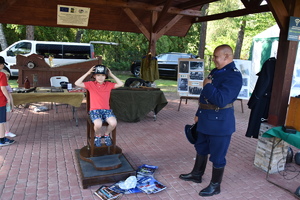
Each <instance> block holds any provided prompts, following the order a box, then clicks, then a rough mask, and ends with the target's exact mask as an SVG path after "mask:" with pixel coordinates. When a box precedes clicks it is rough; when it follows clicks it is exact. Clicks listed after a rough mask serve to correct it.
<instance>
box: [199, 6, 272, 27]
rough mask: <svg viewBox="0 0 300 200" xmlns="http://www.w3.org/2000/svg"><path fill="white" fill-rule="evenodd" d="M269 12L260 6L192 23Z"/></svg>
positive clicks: (202, 18) (203, 18)
mask: <svg viewBox="0 0 300 200" xmlns="http://www.w3.org/2000/svg"><path fill="white" fill-rule="evenodd" d="M269 11H270V9H269V7H268V5H262V6H259V7H257V8H252V10H250V9H240V10H235V11H230V12H226V13H220V14H215V15H208V16H203V17H197V18H196V19H195V21H194V22H193V23H199V22H206V21H213V20H218V19H223V18H226V17H240V16H244V15H249V14H254V13H261V12H269Z"/></svg>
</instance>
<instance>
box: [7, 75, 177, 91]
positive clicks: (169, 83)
mask: <svg viewBox="0 0 300 200" xmlns="http://www.w3.org/2000/svg"><path fill="white" fill-rule="evenodd" d="M113 73H114V74H115V75H116V76H117V77H118V78H119V79H121V80H122V81H123V82H124V83H125V81H126V80H127V79H128V78H134V76H133V75H132V74H131V73H130V72H128V71H125V72H123V71H122V72H113ZM8 83H9V85H10V87H12V88H16V87H18V83H17V79H15V78H14V79H10V80H9V81H8ZM155 84H156V87H157V88H160V89H161V90H162V91H164V92H177V80H171V79H159V80H156V81H155Z"/></svg>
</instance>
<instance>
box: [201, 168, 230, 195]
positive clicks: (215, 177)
mask: <svg viewBox="0 0 300 200" xmlns="http://www.w3.org/2000/svg"><path fill="white" fill-rule="evenodd" d="M224 169H225V168H224V167H222V168H215V167H213V171H212V178H211V181H210V184H209V185H208V186H207V187H206V188H204V189H203V190H201V191H200V193H199V195H200V196H203V197H205V196H213V195H215V194H219V193H220V192H221V182H222V178H223V173H224Z"/></svg>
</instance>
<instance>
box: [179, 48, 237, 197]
mask: <svg viewBox="0 0 300 200" xmlns="http://www.w3.org/2000/svg"><path fill="white" fill-rule="evenodd" d="M213 61H214V63H215V66H216V68H215V69H213V70H212V71H211V73H210V74H209V76H208V77H207V78H206V79H205V80H204V82H203V90H202V92H201V94H200V97H199V108H198V110H197V112H196V116H195V122H198V123H197V140H196V143H195V149H196V152H197V155H196V161H195V165H194V168H193V170H192V172H190V173H188V174H181V175H180V176H179V178H180V179H182V180H185V181H193V182H196V183H201V182H202V176H203V174H204V171H205V168H206V163H207V159H208V154H210V157H209V160H210V161H211V162H212V163H213V169H212V177H211V181H210V184H209V185H208V186H207V187H206V188H204V189H203V190H201V191H200V193H199V195H200V196H212V195H216V194H219V193H220V192H221V189H220V186H221V182H222V177H223V172H224V168H225V165H226V158H225V157H226V154H227V150H228V147H229V144H230V140H231V135H232V133H233V132H235V117H234V108H233V102H234V101H235V100H236V99H237V96H238V94H239V92H240V90H241V87H242V75H241V73H240V71H239V70H238V69H237V68H236V67H235V64H234V62H233V51H232V48H231V47H230V46H229V45H220V46H218V47H217V48H216V49H215V50H214V54H213Z"/></svg>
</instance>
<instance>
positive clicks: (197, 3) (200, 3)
mask: <svg viewBox="0 0 300 200" xmlns="http://www.w3.org/2000/svg"><path fill="white" fill-rule="evenodd" d="M215 1H218V0H202V1H199V0H191V1H187V2H185V3H182V4H179V5H178V6H176V7H177V8H179V9H183V10H185V9H189V8H193V7H197V6H201V8H202V6H203V5H204V4H208V3H212V2H215ZM201 8H200V9H199V10H201Z"/></svg>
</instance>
